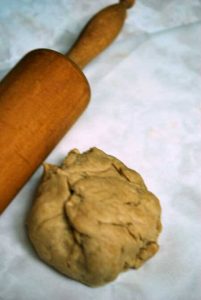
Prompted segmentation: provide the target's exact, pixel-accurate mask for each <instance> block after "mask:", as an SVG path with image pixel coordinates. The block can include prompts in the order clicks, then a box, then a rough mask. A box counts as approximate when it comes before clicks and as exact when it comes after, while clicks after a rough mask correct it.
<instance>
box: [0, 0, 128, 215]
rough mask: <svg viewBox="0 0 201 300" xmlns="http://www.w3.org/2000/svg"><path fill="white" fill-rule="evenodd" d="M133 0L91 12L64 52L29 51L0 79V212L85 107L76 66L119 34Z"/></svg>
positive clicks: (87, 95)
mask: <svg viewBox="0 0 201 300" xmlns="http://www.w3.org/2000/svg"><path fill="white" fill-rule="evenodd" d="M133 4H134V0H121V1H120V2H119V3H118V4H114V5H111V6H109V7H107V8H105V9H103V10H102V11H100V12H99V13H98V14H96V15H95V16H94V17H93V18H92V19H91V20H90V22H89V23H88V24H87V26H86V27H85V28H84V30H83V31H82V33H81V35H80V36H79V38H78V40H77V41H76V42H75V44H74V45H73V47H72V48H71V49H70V51H69V52H68V53H67V54H66V55H62V54H60V53H58V52H56V51H53V50H48V49H37V50H33V51H31V52H29V53H28V54H27V55H25V57H24V58H22V60H21V61H20V62H19V63H18V64H17V65H16V66H15V67H14V68H13V69H12V70H11V71H10V72H9V73H8V75H7V76H6V77H5V78H4V79H3V80H2V81H1V83H0V213H1V212H3V210H4V209H5V208H6V207H7V205H8V204H9V203H10V202H11V200H12V199H13V198H14V197H15V195H16V194H17V193H18V192H19V190H20V189H21V188H22V187H23V185H24V184H25V183H26V182H27V180H28V179H29V178H30V177H31V175H32V174H33V173H34V171H35V170H36V169H37V168H38V167H39V165H40V164H41V163H42V162H43V161H44V159H45V158H46V156H47V155H48V154H49V153H50V152H51V151H52V150H53V148H54V147H55V146H56V144H57V143H58V142H59V140H60V139H61V138H62V137H63V136H64V135H65V133H66V132H67V130H68V129H69V128H70V127H71V125H72V124H73V123H74V122H75V121H76V119H77V118H78V117H79V116H80V114H81V113H82V112H83V110H84V109H85V107H86V106H87V104H88V102H89V98H90V88H89V84H88V82H87V79H86V78H85V76H84V74H83V73H82V71H81V70H80V68H83V67H84V66H85V65H86V64H88V63H89V62H90V61H91V60H92V59H93V58H95V57H96V56H97V55H98V54H99V53H100V52H102V51H103V50H104V49H105V48H106V47H107V46H108V45H109V44H110V43H111V42H112V41H113V40H114V39H115V37H116V36H117V35H118V33H119V32H120V30H121V28H122V26H123V24H124V20H125V18H126V10H127V8H130V7H131V6H132V5H133Z"/></svg>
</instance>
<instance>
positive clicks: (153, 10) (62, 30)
mask: <svg viewBox="0 0 201 300" xmlns="http://www.w3.org/2000/svg"><path fill="white" fill-rule="evenodd" d="M110 3H113V1H110V0H100V1H92V0H91V1H89V0H78V1H73V0H54V1H48V0H43V1H41V0H0V74H1V75H0V76H1V78H2V77H3V75H4V74H5V73H6V72H7V71H9V70H10V69H11V68H12V66H13V65H14V64H15V63H16V62H17V61H18V60H19V59H20V58H21V57H22V56H23V55H24V54H25V53H26V52H27V51H29V50H31V49H34V48H38V47H45V48H52V49H55V50H58V51H61V52H65V50H67V49H68V48H69V47H70V45H71V43H72V41H73V40H74V39H75V38H76V36H77V34H78V32H79V31H80V29H81V28H82V27H83V25H84V24H85V23H86V21H87V20H88V19H89V18H90V17H91V16H92V15H93V14H94V13H95V12H97V11H98V10H100V9H101V8H103V7H105V6H107V5H108V4H110ZM200 71H201V0H169V1H163V0H139V1H138V2H137V4H136V6H135V7H134V8H133V9H132V10H129V11H128V18H127V21H126V24H125V27H124V30H123V31H122V33H121V35H120V36H119V38H118V39H117V40H116V41H115V42H114V43H113V45H112V46H111V47H110V48H109V49H108V50H107V51H105V52H104V53H103V54H102V55H101V56H100V57H99V58H97V59H96V60H95V61H93V62H92V63H91V64H90V65H89V66H87V67H86V68H85V70H84V73H85V74H86V76H87V78H88V80H89V82H90V85H91V90H92V97H91V102H90V104H89V106H88V108H87V109H86V110H85V112H84V113H83V115H82V116H81V117H80V118H79V120H78V121H77V122H76V124H75V125H74V126H73V127H72V128H71V130H70V131H69V132H68V133H67V134H66V136H65V137H64V138H63V139H62V141H61V142H60V143H59V145H58V146H57V147H56V148H55V149H54V151H53V152H52V153H51V154H50V155H49V157H48V158H47V161H48V162H50V163H55V164H56V163H59V162H61V161H62V159H63V158H64V156H65V155H66V153H67V152H68V151H69V150H70V149H72V148H78V149H80V150H81V151H84V150H87V149H88V148H90V147H93V146H96V147H99V148H100V149H102V150H104V151H105V152H106V153H108V154H112V155H115V156H116V157H118V158H119V159H121V160H122V161H123V162H124V163H125V164H126V165H128V166H129V167H130V168H133V169H135V170H137V171H138V172H139V173H140V174H141V175H142V176H143V178H144V180H145V182H146V184H147V186H148V188H149V189H150V190H151V191H152V192H153V193H155V194H156V195H157V196H158V197H159V199H160V201H161V206H162V223H163V231H162V234H161V235H160V239H159V243H160V251H159V252H158V253H157V254H156V256H155V257H154V258H152V259H150V260H149V261H148V262H147V263H146V264H145V265H144V266H142V267H141V268H140V269H139V270H131V271H128V272H125V273H122V274H121V275H120V276H119V277H118V278H117V279H116V280H115V281H114V282H112V283H110V284H107V285H105V286H103V287H100V288H89V287H86V286H84V285H82V284H80V283H78V282H75V281H72V280H70V279H68V278H67V277H65V276H62V275H60V274H59V273H58V272H56V271H55V270H53V269H52V268H50V267H48V266H47V265H45V264H44V263H43V262H41V261H40V260H39V259H38V257H37V256H36V254H35V252H34V251H33V248H32V246H31V245H30V243H29V241H28V239H27V235H26V230H25V220H26V215H27V212H28V211H29V209H30V203H31V200H32V198H33V193H34V191H35V189H36V186H37V184H38V182H39V179H40V177H41V174H42V167H40V168H39V169H38V170H37V172H36V173H35V174H34V175H33V177H32V178H31V179H30V180H29V182H28V183H27V184H26V186H25V187H24V188H23V189H22V190H21V192H20V193H19V194H18V196H17V197H16V198H15V199H14V201H13V202H12V203H11V205H10V206H9V207H8V208H7V210H6V211H5V212H4V213H3V215H1V216H0V299H1V300H54V299H57V300H67V299H69V300H79V299H83V300H85V299H86V300H88V299H89V300H90V299H91V300H92V299H96V300H200V299H201V182H200V180H201V73H200ZM0 134H1V133H0ZM30 159H31V157H30ZM16 176H17V174H16ZM8 188H9V182H8Z"/></svg>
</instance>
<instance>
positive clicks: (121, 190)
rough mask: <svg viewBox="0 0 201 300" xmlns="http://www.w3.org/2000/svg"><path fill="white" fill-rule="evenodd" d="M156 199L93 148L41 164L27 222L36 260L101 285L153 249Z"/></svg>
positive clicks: (113, 160)
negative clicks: (56, 164) (42, 172)
mask: <svg viewBox="0 0 201 300" xmlns="http://www.w3.org/2000/svg"><path fill="white" fill-rule="evenodd" d="M160 215H161V208H160V204H159V200H158V199H157V198H156V197H155V196H154V195H153V194H152V193H151V192H149V191H148V190H147V188H146V186H145V184H144V182H143V179H142V178H141V176H140V175H139V174H138V173H137V172H135V171H133V170H131V169H129V168H127V167H126V166H125V165H124V164H123V163H122V162H121V161H119V160H118V159H116V158H115V157H113V156H110V155H107V154H106V153H104V152H103V151H101V150H99V149H97V148H92V149H90V150H89V151H87V152H85V153H82V154H81V153H80V152H79V151H78V150H77V149H74V150H72V151H71V152H70V153H69V154H68V156H67V157H66V158H65V160H64V162H63V164H62V165H61V167H58V166H54V165H50V164H45V165H44V175H43V179H42V181H41V184H40V186H39V189H38V193H37V196H36V199H35V201H34V203H33V206H32V208H31V211H30V214H29V216H28V220H27V229H28V235H29V238H30V241H31V242H32V244H33V246H34V248H35V250H36V252H37V253H38V255H39V257H40V258H41V259H42V260H43V261H44V262H46V263H47V264H49V265H51V266H52V267H54V268H55V269H57V270H58V271H59V272H61V273H63V274H65V275H67V276H68V277H70V278H73V279H75V280H78V281H80V282H82V283H84V284H86V285H89V286H98V285H103V284H105V283H107V282H110V281H112V280H114V279H115V278H116V277H117V276H118V274H119V273H120V272H122V271H125V270H128V269H129V268H138V267H140V266H141V265H142V264H143V263H144V262H145V261H146V260H147V259H149V258H150V257H152V256H153V255H154V254H155V253H156V252H157V251H158V248H159V246H158V244H157V238H158V235H159V233H160V231H161V222H160Z"/></svg>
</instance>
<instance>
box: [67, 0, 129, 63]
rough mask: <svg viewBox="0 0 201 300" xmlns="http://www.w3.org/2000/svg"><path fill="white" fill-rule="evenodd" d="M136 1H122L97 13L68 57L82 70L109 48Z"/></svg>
mask: <svg viewBox="0 0 201 300" xmlns="http://www.w3.org/2000/svg"><path fill="white" fill-rule="evenodd" d="M134 3H135V0H120V2H119V3H118V4H113V5H110V6H108V7H106V8H104V9H103V10H101V11H100V12H99V13H97V14H96V15H95V16H94V17H93V18H92V19H91V20H90V21H89V22H88V24H87V25H86V26H85V28H84V29H83V31H82V32H81V34H80V36H79V37H78V39H77V41H76V42H75V43H74V44H73V46H72V48H71V49H70V50H69V51H68V53H67V54H66V56H67V57H68V58H70V59H71V60H72V61H73V62H74V63H76V65H78V66H79V67H80V68H81V69H82V68H84V67H85V66H86V65H87V64H88V63H89V62H90V61H91V60H92V59H94V58H95V57H96V56H97V55H98V54H99V53H101V52H102V51H103V50H104V49H105V48H107V47H108V46H109V45H110V44H111V43H112V41H113V40H114V39H115V38H116V37H117V36H118V34H119V32H120V31H121V29H122V27H123V24H124V21H125V18H126V10H127V9H129V8H131V7H132V6H133V5H134Z"/></svg>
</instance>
